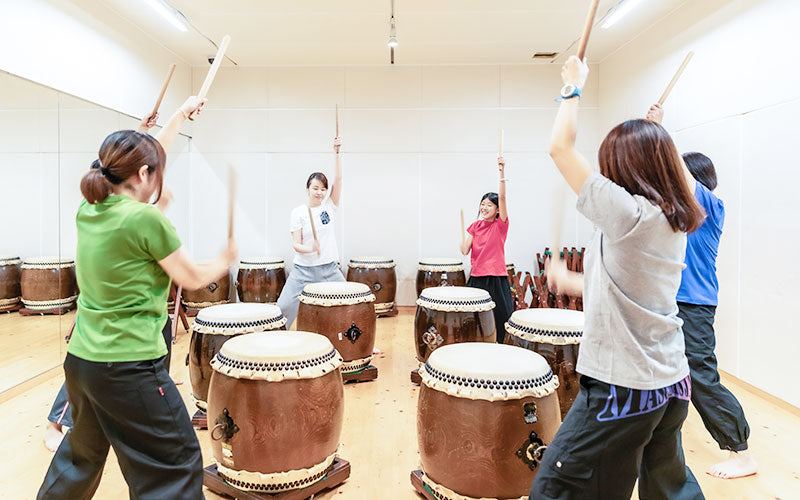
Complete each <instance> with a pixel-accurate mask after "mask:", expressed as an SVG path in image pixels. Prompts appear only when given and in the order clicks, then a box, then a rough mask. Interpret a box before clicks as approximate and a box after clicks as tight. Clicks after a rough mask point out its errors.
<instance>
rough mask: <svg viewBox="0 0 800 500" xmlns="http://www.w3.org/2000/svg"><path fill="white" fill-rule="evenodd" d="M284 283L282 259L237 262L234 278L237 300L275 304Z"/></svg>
mask: <svg viewBox="0 0 800 500" xmlns="http://www.w3.org/2000/svg"><path fill="white" fill-rule="evenodd" d="M285 284H286V271H285V266H284V262H283V259H278V258H266V259H243V260H241V261H240V262H239V273H238V275H237V278H236V291H237V292H238V295H239V302H256V303H260V304H275V303H277V302H278V297H280V296H281V291H282V290H283V286H284V285H285Z"/></svg>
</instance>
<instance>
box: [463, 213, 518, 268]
mask: <svg viewBox="0 0 800 500" xmlns="http://www.w3.org/2000/svg"><path fill="white" fill-rule="evenodd" d="M467 232H468V233H469V234H471V235H472V258H471V259H472V260H471V262H472V273H471V274H470V275H471V276H506V274H507V271H506V252H505V245H506V236H508V219H506V221H505V222H503V220H502V219H501V218H500V217H498V218H496V219H495V220H493V221H492V222H487V221H485V220H478V221H475V222H473V223H472V224H470V226H469V229H467Z"/></svg>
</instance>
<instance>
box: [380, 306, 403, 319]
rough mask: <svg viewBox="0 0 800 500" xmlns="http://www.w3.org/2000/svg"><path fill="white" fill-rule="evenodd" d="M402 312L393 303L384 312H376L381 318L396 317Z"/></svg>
mask: <svg viewBox="0 0 800 500" xmlns="http://www.w3.org/2000/svg"><path fill="white" fill-rule="evenodd" d="M398 314H400V311H398V310H397V305H393V306H392V308H391V309H389V310H388V311H386V312H383V313H375V315H376V316H378V317H379V318H394V317H395V316H397V315H398Z"/></svg>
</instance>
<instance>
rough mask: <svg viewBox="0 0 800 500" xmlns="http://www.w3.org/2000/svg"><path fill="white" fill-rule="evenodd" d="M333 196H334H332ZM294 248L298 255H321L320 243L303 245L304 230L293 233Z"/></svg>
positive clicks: (314, 242)
mask: <svg viewBox="0 0 800 500" xmlns="http://www.w3.org/2000/svg"><path fill="white" fill-rule="evenodd" d="M331 196H333V195H331ZM292 248H294V251H295V252H297V253H319V251H320V249H319V242H318V241H316V240H315V241H313V242H312V243H311V244H310V245H304V244H303V230H302V229H298V230H297V231H292Z"/></svg>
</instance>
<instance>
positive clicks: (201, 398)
mask: <svg viewBox="0 0 800 500" xmlns="http://www.w3.org/2000/svg"><path fill="white" fill-rule="evenodd" d="M285 325H286V318H284V317H283V314H282V313H281V310H280V309H279V308H278V306H273V305H271V304H221V305H218V306H211V307H206V308H205V309H202V310H200V311H199V312H198V313H197V317H196V318H195V320H194V325H192V340H191V342H190V343H189V357H188V364H189V379H190V380H191V381H192V397H193V398H194V402H195V404H196V405H197V407H198V408H200V409H201V410H205V409H206V403H207V401H208V384H209V382H210V381H211V373H212V370H211V360H212V359H214V356H216V355H217V353H218V352H219V350H220V349H221V348H222V345H223V344H224V343H225V342H227V341H228V340H230V339H231V338H233V337H235V336H237V335H242V334H249V333H253V332H264V331H270V330H281V329H284V328H285Z"/></svg>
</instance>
